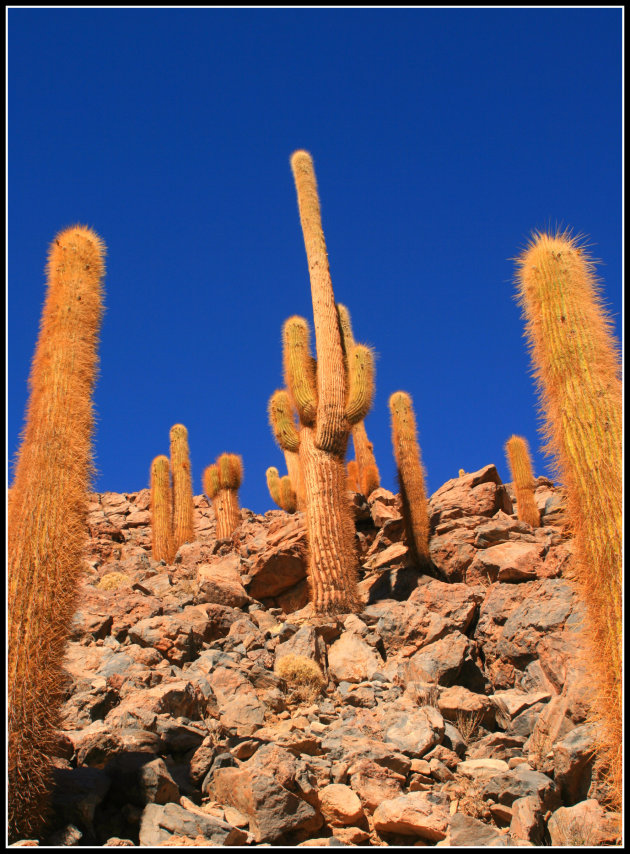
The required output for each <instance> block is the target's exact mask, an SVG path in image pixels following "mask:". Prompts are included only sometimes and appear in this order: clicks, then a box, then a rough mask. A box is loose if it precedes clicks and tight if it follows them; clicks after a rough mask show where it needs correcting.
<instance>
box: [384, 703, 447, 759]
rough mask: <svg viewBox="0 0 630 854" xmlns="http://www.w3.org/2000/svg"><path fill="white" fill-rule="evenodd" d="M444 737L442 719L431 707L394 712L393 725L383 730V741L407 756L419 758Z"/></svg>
mask: <svg viewBox="0 0 630 854" xmlns="http://www.w3.org/2000/svg"><path fill="white" fill-rule="evenodd" d="M443 737H444V719H443V718H442V715H441V714H440V713H439V711H438V710H437V709H435V708H433V707H432V706H423V707H422V708H421V709H418V710H415V709H414V710H412V711H410V712H402V713H400V712H396V713H395V715H394V723H392V724H391V725H390V726H388V727H387V729H386V730H385V735H384V741H385V742H387V743H389V744H393V745H395V747H397V748H398V749H399V750H402V751H403V753H406V754H407V755H408V756H415V757H417V758H420V757H421V756H424V754H425V753H428V752H429V750H431V749H432V748H433V747H435V745H436V744H439V743H440V742H441V741H442V738H443Z"/></svg>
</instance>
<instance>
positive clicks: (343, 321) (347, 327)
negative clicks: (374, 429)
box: [337, 303, 381, 498]
mask: <svg viewBox="0 0 630 854" xmlns="http://www.w3.org/2000/svg"><path fill="white" fill-rule="evenodd" d="M337 312H338V314H339V325H340V328H341V337H342V343H343V348H344V352H345V353H352V351H353V349H354V347H355V340H354V335H353V333H352V322H351V320H350V312H349V311H348V309H347V308H346V306H345V305H342V304H341V303H337ZM352 442H353V444H354V458H355V460H356V463H357V466H358V479H357V483H358V486H359V491H360V492H361V493H362V494H363V495H365V497H366V498H368V496H369V495H370V494H371V493H372V492H374V490H375V489H378V488H379V486H380V485H381V476H380V474H379V470H378V466H377V465H376V458H375V457H374V447H373V445H372V443H371V442H370V440H369V439H368V435H367V431H366V429H365V424H364V422H363V421H358V422H357V423H356V424H353V425H352Z"/></svg>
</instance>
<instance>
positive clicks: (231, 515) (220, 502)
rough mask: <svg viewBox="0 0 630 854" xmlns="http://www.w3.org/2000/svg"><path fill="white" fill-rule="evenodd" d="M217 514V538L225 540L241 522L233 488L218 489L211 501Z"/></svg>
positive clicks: (236, 495)
mask: <svg viewBox="0 0 630 854" xmlns="http://www.w3.org/2000/svg"><path fill="white" fill-rule="evenodd" d="M212 503H213V504H214V509H215V512H216V515H217V532H216V533H217V539H218V540H227V539H229V538H230V537H231V536H232V534H233V533H234V531H235V530H236V529H237V528H238V526H239V525H240V524H241V509H240V507H239V503H238V493H237V492H236V490H235V489H220V490H219V491H218V492H217V494H216V496H215V498H214V500H213V502H212Z"/></svg>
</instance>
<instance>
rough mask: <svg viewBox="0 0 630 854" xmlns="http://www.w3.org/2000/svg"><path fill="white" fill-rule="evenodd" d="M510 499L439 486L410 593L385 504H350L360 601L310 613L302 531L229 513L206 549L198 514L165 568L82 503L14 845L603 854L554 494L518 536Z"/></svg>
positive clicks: (202, 512)
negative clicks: (426, 551) (26, 837)
mask: <svg viewBox="0 0 630 854" xmlns="http://www.w3.org/2000/svg"><path fill="white" fill-rule="evenodd" d="M513 498H514V496H513V493H512V490H511V486H510V485H509V484H502V483H501V481H500V478H499V476H498V473H497V471H496V469H495V467H494V466H491V465H490V466H486V467H485V468H483V469H481V470H480V471H478V472H474V473H471V474H463V475H462V476H461V477H459V478H455V479H453V480H450V481H448V482H447V483H446V484H444V486H442V487H441V488H440V489H439V490H438V491H437V492H436V493H435V494H434V495H433V496H432V497H431V499H430V514H431V526H432V536H431V555H432V558H433V561H434V564H435V573H434V577H427V576H420V575H419V574H418V572H417V571H416V569H415V568H414V566H413V563H412V562H411V560H410V559H409V557H408V553H407V546H406V543H405V535H404V530H403V523H402V519H401V516H400V504H399V499H398V497H397V496H395V495H393V494H392V493H391V492H388V491H387V490H385V489H379V490H377V491H376V492H374V493H373V494H372V495H371V496H370V500H369V502H366V501H365V500H364V499H363V497H362V496H359V495H353V496H352V502H353V508H354V512H355V519H356V530H357V540H356V542H357V549H358V551H359V553H360V563H361V571H360V576H361V581H360V590H361V592H362V595H363V598H364V602H365V606H364V608H363V610H362V611H361V613H359V614H352V615H348V616H343V617H335V618H321V617H320V618H317V617H314V616H313V615H312V614H311V610H310V606H309V605H308V604H307V590H306V582H305V555H306V542H305V531H304V523H303V519H302V516H301V514H299V513H298V514H294V515H291V516H289V515H287V514H286V513H284V512H282V511H279V510H272V511H269V512H268V513H266V514H265V515H264V516H258V515H255V514H254V513H252V512H250V511H248V510H243V511H242V520H243V521H242V525H241V526H240V528H239V529H238V530H237V531H236V532H235V534H234V536H233V537H232V539H231V540H229V541H227V540H217V539H216V538H215V536H214V532H215V519H214V512H213V510H212V508H211V507H210V506H209V503H208V501H207V500H206V498H205V497H204V496H198V497H196V498H195V513H196V532H197V538H196V541H195V542H194V543H189V544H186V545H184V546H182V547H181V548H180V550H179V552H178V553H177V556H176V558H175V561H174V563H173V565H172V566H166V565H164V563H162V562H160V563H156V562H155V561H154V560H152V558H151V547H150V540H151V529H150V515H149V510H148V507H149V493H148V490H142V491H140V492H137V493H124V494H117V493H111V492H108V493H104V494H94V495H93V496H92V503H91V505H90V512H89V520H88V521H89V527H90V534H91V540H90V543H89V548H88V556H87V557H88V563H89V569H88V572H87V574H86V578H85V583H84V586H83V589H82V591H81V597H80V606H79V611H78V612H77V614H76V616H75V619H74V622H73V625H72V639H71V642H70V644H69V648H68V653H67V657H66V662H65V667H66V672H67V684H66V702H65V705H64V706H63V732H62V733H61V737H60V751H59V752H60V758H59V759H58V760H57V763H56V766H57V767H56V772H55V773H56V788H55V793H54V813H53V818H52V821H51V825H50V828H49V830H48V831H47V834H46V835H45V836H42V838H41V839H40V840H38V842H35V841H21V842H18V843H16V844H17V845H25V844H26V845H28V844H31V845H33V844H38V843H39V844H41V845H79V846H81V845H116V846H118V845H123V846H124V845H145V846H148V845H151V846H161V845H164V846H186V845H198V846H211V845H239V846H242V845H247V846H252V845H304V846H311V845H312V846H318V845H321V846H325V845H359V846H368V845H403V844H404V845H409V844H410V845H427V844H429V845H432V844H434V845H438V846H440V845H442V846H459V845H467V846H473V847H474V846H488V845H489V846H494V845H530V846H531V845H539V844H543V845H549V844H551V845H585V844H591V845H602V844H619V843H620V816H619V814H618V813H613V812H609V811H606V810H605V805H606V788H605V785H604V783H603V781H602V779H601V775H599V774H598V768H597V764H596V763H595V762H594V758H593V747H594V744H595V740H596V735H597V732H596V725H594V724H592V723H588V722H587V711H588V710H587V704H586V700H587V698H588V687H587V686H588V675H587V674H586V678H585V674H584V672H583V671H582V670H581V669H580V664H579V655H578V635H577V632H578V627H579V625H580V620H581V617H582V614H583V609H582V606H581V605H580V603H579V602H578V600H577V597H576V594H575V591H574V588H573V586H572V582H571V551H572V542H571V539H570V538H569V537H568V536H567V534H566V533H565V531H564V529H563V508H564V496H563V493H562V490H558V489H555V488H554V487H553V485H552V483H551V482H550V481H548V480H546V479H544V478H538V486H537V490H536V500H537V503H538V506H539V507H540V509H541V511H542V512H543V518H542V527H540V528H538V529H536V530H532V529H531V528H530V527H529V526H528V525H527V524H525V523H523V522H519V521H518V520H517V518H516V514H515V513H514V512H513ZM287 656H301V657H306V658H307V659H310V660H312V661H314V662H316V663H317V664H318V665H319V668H320V669H321V673H322V674H323V677H324V678H323V679H322V680H321V683H319V684H318V683H317V680H316V676H317V673H318V671H317V668H315V669H314V671H313V674H310V671H308V669H307V668H304V667H303V666H302V670H300V669H299V666H298V668H297V670H296V671H295V672H296V674H297V675H296V676H295V677H294V676H291V675H290V674H289V675H287V673H286V672H285V673H284V676H283V675H280V674H281V673H282V672H283V671H282V670H281V666H280V665H278V664H277V663H278V662H280V661H282V660H283V659H285V658H286V657H287ZM287 661H288V662H293V663H294V664H295V663H296V662H297V665H300V662H302V665H303V659H302V658H297V659H295V658H294V659H290V658H288V659H286V660H285V664H286V662H287ZM307 663H308V662H307ZM277 670H278V671H279V672H276V671H277ZM300 674H302V676H303V683H302V684H298V682H297V681H296V679H297V677H299V676H300ZM320 689H321V690H320Z"/></svg>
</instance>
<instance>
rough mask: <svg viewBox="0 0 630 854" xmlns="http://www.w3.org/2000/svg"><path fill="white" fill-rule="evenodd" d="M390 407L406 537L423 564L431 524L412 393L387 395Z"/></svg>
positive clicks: (426, 553)
mask: <svg viewBox="0 0 630 854" xmlns="http://www.w3.org/2000/svg"><path fill="white" fill-rule="evenodd" d="M389 410H390V413H391V417H392V445H393V447H394V457H395V459H396V467H397V469H398V483H399V486H400V497H401V499H402V507H403V518H404V520H405V527H406V529H407V541H408V544H409V548H410V550H411V552H412V554H413V555H414V558H415V559H416V560H417V561H418V563H419V564H420V565H421V566H424V565H426V564H429V563H430V562H431V558H430V555H429V531H430V527H429V514H428V504H427V491H426V486H425V473H424V467H423V465H422V459H421V457H420V447H419V445H418V434H417V431H416V419H415V416H414V413H413V405H412V402H411V397H410V396H409V395H408V394H407V393H406V392H404V391H396V392H394V394H392V395H391V397H390V398H389Z"/></svg>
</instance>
